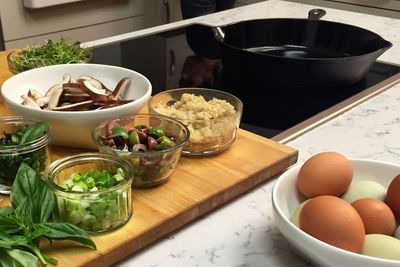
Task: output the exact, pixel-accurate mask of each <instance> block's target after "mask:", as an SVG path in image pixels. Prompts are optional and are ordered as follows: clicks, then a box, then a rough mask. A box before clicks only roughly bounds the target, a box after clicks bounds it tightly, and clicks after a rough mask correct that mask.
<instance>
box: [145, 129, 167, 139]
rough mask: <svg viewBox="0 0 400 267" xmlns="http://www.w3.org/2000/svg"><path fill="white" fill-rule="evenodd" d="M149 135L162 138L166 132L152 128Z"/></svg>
mask: <svg viewBox="0 0 400 267" xmlns="http://www.w3.org/2000/svg"><path fill="white" fill-rule="evenodd" d="M149 135H151V136H154V137H155V138H160V137H162V136H164V135H165V133H164V131H163V130H162V129H161V128H158V127H150V128H149Z"/></svg>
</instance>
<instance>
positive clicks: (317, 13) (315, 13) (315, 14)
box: [308, 8, 326, 20]
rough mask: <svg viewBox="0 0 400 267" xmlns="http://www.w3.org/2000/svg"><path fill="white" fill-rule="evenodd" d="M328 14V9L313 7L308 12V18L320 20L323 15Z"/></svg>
mask: <svg viewBox="0 0 400 267" xmlns="http://www.w3.org/2000/svg"><path fill="white" fill-rule="evenodd" d="M325 15H326V11H325V10H323V9H320V8H315V9H311V10H310V11H309V12H308V19H310V20H319V19H320V18H322V17H323V16H325Z"/></svg>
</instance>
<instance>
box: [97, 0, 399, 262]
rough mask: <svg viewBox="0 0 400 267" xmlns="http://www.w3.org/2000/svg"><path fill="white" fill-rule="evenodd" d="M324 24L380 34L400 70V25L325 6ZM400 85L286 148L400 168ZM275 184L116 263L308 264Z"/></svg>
mask: <svg viewBox="0 0 400 267" xmlns="http://www.w3.org/2000/svg"><path fill="white" fill-rule="evenodd" d="M314 7H315V6H309V5H302V4H297V3H291V2H284V1H278V0H270V1H265V2H261V3H257V4H253V5H249V6H244V7H240V8H236V9H233V10H229V11H225V12H221V13H217V14H212V15H208V16H205V17H200V18H196V19H192V20H188V21H181V22H176V23H172V24H168V25H163V26H159V27H155V28H151V29H146V30H141V31H137V32H133V33H129V34H124V35H120V36H115V37H112V38H107V39H102V40H97V41H95V42H91V43H89V44H91V45H101V44H102V43H109V42H114V41H117V40H120V39H129V38H132V37H135V36H139V35H146V34H150V33H154V32H158V31H163V30H166V29H171V28H177V27H180V26H183V25H186V24H190V23H193V22H201V23H206V24H210V25H223V24H227V23H231V22H234V21H238V20H244V19H255V18H267V17H305V16H306V15H307V13H308V10H310V9H311V8H314ZM325 10H326V11H327V15H326V16H325V17H324V19H325V20H332V21H338V22H344V23H349V24H353V25H358V26H360V27H364V28H367V29H370V30H372V31H375V32H377V33H379V34H380V35H381V36H383V37H384V38H385V39H387V40H389V41H391V42H392V43H393V47H392V48H391V49H389V50H388V51H387V52H385V53H384V54H383V55H382V56H381V57H380V58H379V59H380V60H382V61H388V62H393V63H397V64H400V20H396V19H391V18H384V17H378V16H372V15H365V14H358V13H353V12H347V11H342V10H335V9H330V8H325ZM399 114H400V84H397V85H395V86H393V87H392V88H390V89H389V90H387V91H385V92H383V93H381V94H379V95H378V96H375V97H373V98H371V99H369V100H367V101H366V102H364V103H362V104H360V105H358V106H356V107H354V108H353V109H350V110H349V111H347V112H345V113H343V114H342V115H340V116H338V117H336V118H334V119H332V120H330V121H328V122H326V123H325V124H323V125H321V126H319V127H318V128H315V129H313V130H311V131H309V132H307V133H305V134H304V135H302V136H300V137H298V138H297V139H295V140H293V141H291V142H289V143H287V145H288V146H291V147H293V148H296V149H298V150H299V162H298V164H301V163H302V162H304V160H306V159H307V158H309V157H310V156H312V155H313V154H316V153H319V152H322V151H337V152H340V153H343V154H344V155H346V156H348V157H352V158H364V159H375V160H380V161H386V162H390V163H394V164H400V138H399V137H400V127H399V126H398V125H399V124H400V115H399ZM275 181H276V178H273V179H271V180H269V181H268V182H266V183H265V184H263V185H261V186H259V187H257V188H255V189H253V190H252V191H250V192H248V193H246V194H244V195H242V196H240V197H238V198H236V199H234V200H233V201H231V202H230V203H228V204H226V205H224V206H222V207H220V208H218V209H216V210H215V211H213V212H211V213H208V214H206V215H205V216H203V217H201V218H199V219H197V220H195V221H194V222H192V223H189V224H188V225H187V226H186V227H184V228H181V229H180V230H178V231H177V232H175V233H173V234H170V235H168V236H167V237H166V238H164V239H162V240H160V241H158V242H156V243H153V244H152V245H150V246H148V247H147V248H145V249H143V250H141V251H139V252H138V253H136V254H134V255H132V256H131V257H129V258H126V259H125V260H123V261H122V262H120V263H118V264H116V265H115V266H118V267H128V266H142V267H150V266H154V267H155V266H199V267H201V266H242V267H244V266H275V267H279V266H282V267H286V266H288V267H289V266H290V267H291V266H297V267H302V266H309V265H308V264H307V263H306V262H304V261H303V260H302V259H301V258H300V257H298V256H297V255H296V254H294V253H293V252H292V251H291V249H290V246H289V244H288V242H287V241H286V239H285V238H284V237H283V236H282V235H281V234H280V232H279V229H278V227H277V226H276V224H275V221H274V217H273V214H272V205H271V191H272V188H273V185H274V183H275Z"/></svg>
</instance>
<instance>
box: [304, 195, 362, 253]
mask: <svg viewBox="0 0 400 267" xmlns="http://www.w3.org/2000/svg"><path fill="white" fill-rule="evenodd" d="M299 225H300V229H302V230H303V231H305V232H306V233H308V234H310V235H311V236H313V237H315V238H317V239H319V240H321V241H323V242H326V243H328V244H330V245H333V246H335V247H338V248H342V249H345V250H348V251H352V252H356V253H359V252H360V251H361V249H362V247H363V244H364V239H365V228H364V224H363V221H362V219H361V217H360V215H359V214H358V213H357V211H356V210H355V209H354V208H353V207H352V206H351V205H350V204H349V203H348V202H346V201H345V200H343V199H341V198H338V197H335V196H318V197H315V198H312V199H310V200H308V201H307V202H306V203H305V204H304V206H303V208H302V209H301V211H300V215H299Z"/></svg>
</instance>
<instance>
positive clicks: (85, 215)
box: [46, 153, 133, 234]
mask: <svg viewBox="0 0 400 267" xmlns="http://www.w3.org/2000/svg"><path fill="white" fill-rule="evenodd" d="M93 170H96V171H103V172H104V171H107V172H109V173H110V174H112V175H115V174H117V173H118V172H121V170H122V171H123V173H124V179H123V180H121V182H119V183H118V184H116V185H114V186H112V187H110V188H106V189H101V190H98V191H88V192H84V191H78V190H74V188H75V187H73V188H72V190H67V189H66V188H65V182H66V181H67V180H69V179H70V178H71V175H72V176H74V175H76V174H77V173H78V174H80V173H86V172H90V171H93ZM46 179H47V183H48V184H49V185H50V188H51V189H52V192H53V193H54V196H55V200H56V206H55V209H54V212H53V216H54V219H55V220H56V221H65V222H69V223H71V224H73V225H76V226H78V227H79V228H81V229H83V230H85V231H87V232H88V233H89V234H98V233H104V232H109V231H112V230H115V229H116V228H119V227H121V226H123V225H124V224H125V223H126V222H128V220H129V219H130V217H131V216H132V189H131V185H132V180H133V169H132V166H131V164H129V162H127V161H126V160H124V159H122V158H119V157H115V156H112V155H106V154H101V153H81V154H76V155H73V156H69V157H65V158H61V159H58V160H56V161H54V162H53V163H51V164H50V166H49V168H48V170H47V171H46Z"/></svg>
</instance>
